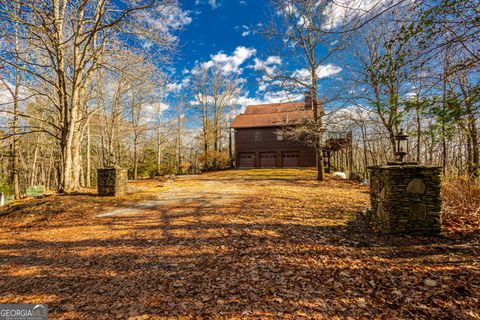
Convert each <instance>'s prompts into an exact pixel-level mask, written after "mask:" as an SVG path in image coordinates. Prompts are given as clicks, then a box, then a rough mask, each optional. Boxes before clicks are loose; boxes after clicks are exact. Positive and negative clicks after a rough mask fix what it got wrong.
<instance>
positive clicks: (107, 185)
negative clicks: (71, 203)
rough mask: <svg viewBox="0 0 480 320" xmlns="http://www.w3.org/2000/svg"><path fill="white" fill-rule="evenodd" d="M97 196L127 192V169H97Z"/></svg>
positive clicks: (117, 194)
mask: <svg viewBox="0 0 480 320" xmlns="http://www.w3.org/2000/svg"><path fill="white" fill-rule="evenodd" d="M97 177H98V178H97V181H98V182H97V187H98V195H99V196H119V195H122V194H125V193H126V192H127V182H128V176H127V170H126V169H119V168H103V169H98V170H97Z"/></svg>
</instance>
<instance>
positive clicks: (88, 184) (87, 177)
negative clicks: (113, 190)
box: [85, 123, 92, 188]
mask: <svg viewBox="0 0 480 320" xmlns="http://www.w3.org/2000/svg"><path fill="white" fill-rule="evenodd" d="M90 149H91V137H90V123H88V125H87V154H86V157H87V159H86V160H87V168H86V172H85V186H86V187H87V188H90V187H91V186H92V185H91V171H92V162H91V161H92V160H91V158H90V152H91V150H90Z"/></svg>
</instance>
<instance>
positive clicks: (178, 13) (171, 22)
mask: <svg viewBox="0 0 480 320" xmlns="http://www.w3.org/2000/svg"><path fill="white" fill-rule="evenodd" d="M136 14H137V16H138V19H139V21H141V22H142V23H144V24H145V25H146V26H147V27H148V28H149V29H150V30H153V31H157V32H161V33H164V34H166V35H167V34H169V33H170V32H171V31H173V30H176V29H179V28H182V27H184V26H186V25H188V24H190V23H191V22H192V18H191V17H190V16H189V13H188V12H187V11H183V10H182V8H180V7H179V6H178V5H165V4H164V3H160V4H159V5H158V6H156V7H155V8H153V9H152V10H149V11H138V12H137V13H136Z"/></svg>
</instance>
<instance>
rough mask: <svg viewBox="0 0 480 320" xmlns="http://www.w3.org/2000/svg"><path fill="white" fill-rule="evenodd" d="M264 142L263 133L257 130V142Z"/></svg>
mask: <svg viewBox="0 0 480 320" xmlns="http://www.w3.org/2000/svg"><path fill="white" fill-rule="evenodd" d="M259 141H262V131H260V130H256V131H255V142H259Z"/></svg>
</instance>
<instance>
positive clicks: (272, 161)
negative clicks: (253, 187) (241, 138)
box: [260, 152, 277, 168]
mask: <svg viewBox="0 0 480 320" xmlns="http://www.w3.org/2000/svg"><path fill="white" fill-rule="evenodd" d="M276 166H277V153H276V152H260V167H261V168H274V167H276Z"/></svg>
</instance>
